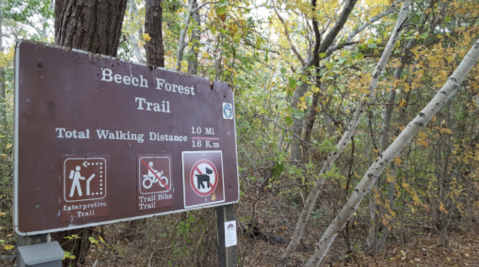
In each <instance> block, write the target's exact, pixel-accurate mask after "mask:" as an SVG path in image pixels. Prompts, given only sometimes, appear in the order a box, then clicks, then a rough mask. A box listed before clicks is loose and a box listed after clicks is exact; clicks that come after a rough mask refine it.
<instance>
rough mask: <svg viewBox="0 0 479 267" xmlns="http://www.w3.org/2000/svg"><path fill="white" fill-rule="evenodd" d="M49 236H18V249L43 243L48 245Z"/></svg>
mask: <svg viewBox="0 0 479 267" xmlns="http://www.w3.org/2000/svg"><path fill="white" fill-rule="evenodd" d="M47 235H48V234H39V235H27V236H21V235H18V236H17V247H23V246H30V245H36V244H41V243H47V241H48V240H47Z"/></svg>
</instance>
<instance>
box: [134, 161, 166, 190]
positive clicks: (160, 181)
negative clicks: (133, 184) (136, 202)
mask: <svg viewBox="0 0 479 267" xmlns="http://www.w3.org/2000/svg"><path fill="white" fill-rule="evenodd" d="M138 164H139V167H138V169H139V174H138V176H139V177H138V179H139V181H138V182H139V188H140V193H141V194H153V193H165V192H168V191H170V189H171V174H170V173H171V172H170V159H169V158H168V157H140V158H139V163H138Z"/></svg>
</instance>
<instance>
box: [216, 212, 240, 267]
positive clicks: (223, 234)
mask: <svg viewBox="0 0 479 267" xmlns="http://www.w3.org/2000/svg"><path fill="white" fill-rule="evenodd" d="M215 210H216V224H217V229H218V234H217V253H218V263H219V266H221V267H236V266H238V260H237V253H236V247H237V245H236V219H235V215H234V205H233V204H230V205H225V206H220V207H216V208H215ZM230 222H234V225H235V226H234V229H228V227H227V224H228V223H230ZM227 231H228V232H227ZM230 231H231V232H230ZM232 232H234V237H232V236H231V234H232ZM228 238H229V240H227V239H228ZM231 239H234V240H233V241H234V243H231ZM232 244H234V245H232Z"/></svg>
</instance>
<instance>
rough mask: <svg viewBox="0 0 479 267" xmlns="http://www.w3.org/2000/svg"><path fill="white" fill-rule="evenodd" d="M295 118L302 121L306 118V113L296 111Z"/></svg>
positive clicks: (294, 111)
mask: <svg viewBox="0 0 479 267" xmlns="http://www.w3.org/2000/svg"><path fill="white" fill-rule="evenodd" d="M293 117H295V118H296V119H298V120H302V119H303V118H304V111H301V110H299V109H294V110H293Z"/></svg>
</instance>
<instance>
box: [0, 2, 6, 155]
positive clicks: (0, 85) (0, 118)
mask: <svg viewBox="0 0 479 267" xmlns="http://www.w3.org/2000/svg"><path fill="white" fill-rule="evenodd" d="M2 23H3V8H2V3H0V53H3V32H2ZM0 125H5V68H3V67H0ZM1 151H3V148H1V149H0V152H1Z"/></svg>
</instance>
